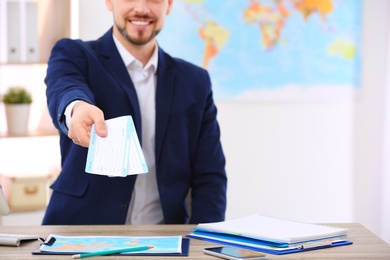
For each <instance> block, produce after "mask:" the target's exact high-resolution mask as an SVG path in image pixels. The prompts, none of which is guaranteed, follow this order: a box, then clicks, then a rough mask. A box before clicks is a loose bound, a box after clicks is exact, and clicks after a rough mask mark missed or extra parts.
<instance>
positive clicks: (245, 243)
mask: <svg viewBox="0 0 390 260" xmlns="http://www.w3.org/2000/svg"><path fill="white" fill-rule="evenodd" d="M187 237H189V238H194V239H199V240H203V241H207V242H213V243H218V244H222V245H229V246H236V247H240V248H244V249H249V250H254V251H260V252H264V253H270V254H275V255H284V254H291V253H299V252H305V251H311V250H318V249H324V248H331V247H337V246H345V245H351V244H352V242H351V241H349V240H345V239H344V238H343V236H341V237H330V238H327V239H321V240H313V241H307V242H303V243H293V244H288V243H278V242H273V241H266V240H260V239H254V238H249V237H244V236H239V235H234V234H227V233H219V232H212V231H206V230H197V229H195V231H194V232H193V233H191V234H188V235H187ZM250 244H252V245H253V246H251V245H250Z"/></svg>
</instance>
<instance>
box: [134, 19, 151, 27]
mask: <svg viewBox="0 0 390 260" xmlns="http://www.w3.org/2000/svg"><path fill="white" fill-rule="evenodd" d="M131 23H132V24H134V25H139V26H146V25H148V24H150V22H148V21H139V20H138V21H134V20H132V21H131Z"/></svg>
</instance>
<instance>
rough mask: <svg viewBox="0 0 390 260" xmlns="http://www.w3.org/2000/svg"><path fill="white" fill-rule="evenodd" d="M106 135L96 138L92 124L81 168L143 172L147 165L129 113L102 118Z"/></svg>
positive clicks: (121, 174)
mask: <svg viewBox="0 0 390 260" xmlns="http://www.w3.org/2000/svg"><path fill="white" fill-rule="evenodd" d="M106 126H107V136H106V137H100V136H98V134H97V133H96V130H95V125H93V126H92V130H91V139H90V143H89V148H88V156H87V164H86V167H85V171H86V172H88V173H93V174H99V175H108V176H113V177H114V176H116V177H126V176H127V175H132V174H140V173H147V172H148V167H147V164H146V161H145V157H144V154H143V152H142V149H141V145H140V142H139V139H138V136H137V132H136V130H135V126H134V122H133V118H132V117H131V116H121V117H117V118H113V119H109V120H106Z"/></svg>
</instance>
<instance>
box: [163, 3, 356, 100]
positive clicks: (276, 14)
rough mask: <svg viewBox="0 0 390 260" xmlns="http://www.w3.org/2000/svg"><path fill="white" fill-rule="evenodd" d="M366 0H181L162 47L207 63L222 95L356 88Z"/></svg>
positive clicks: (246, 96)
mask: <svg viewBox="0 0 390 260" xmlns="http://www.w3.org/2000/svg"><path fill="white" fill-rule="evenodd" d="M361 20H362V0H240V1H237V0H175V1H174V5H173V10H172V12H171V14H170V15H169V16H168V17H167V20H166V22H165V27H164V29H163V30H162V32H161V33H160V34H159V35H158V38H157V39H158V42H159V45H160V47H161V48H163V49H164V50H165V51H167V52H168V53H170V54H171V55H172V56H174V57H179V58H183V59H185V60H187V61H190V62H192V63H195V64H196V65H199V66H201V67H203V68H205V69H207V70H208V71H209V73H210V75H211V79H212V83H213V90H214V96H215V98H216V99H218V100H242V99H244V100H247V99H261V98H263V97H265V96H266V94H267V93H272V92H277V93H283V92H284V93H292V92H296V93H303V92H302V90H321V91H322V92H321V93H323V92H324V91H325V92H326V91H331V90H337V89H348V90H353V89H357V88H358V87H359V85H360V61H361V57H360V40H361V39H360V36H361V27H362V21H361Z"/></svg>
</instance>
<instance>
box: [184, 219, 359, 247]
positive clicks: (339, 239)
mask: <svg viewBox="0 0 390 260" xmlns="http://www.w3.org/2000/svg"><path fill="white" fill-rule="evenodd" d="M347 231H348V230H347V229H344V228H337V227H331V226H325V225H319V224H309V223H303V222H297V221H290V220H285V219H278V218H272V217H267V216H263V215H259V214H256V215H251V216H247V217H243V218H239V219H235V220H228V221H223V222H216V223H206V224H199V225H198V226H197V227H196V228H195V229H194V231H193V232H192V233H191V234H188V235H187V237H189V238H196V239H201V240H205V241H209V242H214V243H220V244H225V245H234V246H238V247H242V248H247V249H252V250H257V251H262V252H267V253H272V254H288V253H297V252H302V251H308V250H316V249H322V248H328V247H335V246H343V245H350V244H352V242H350V241H348V240H346V239H347Z"/></svg>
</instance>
